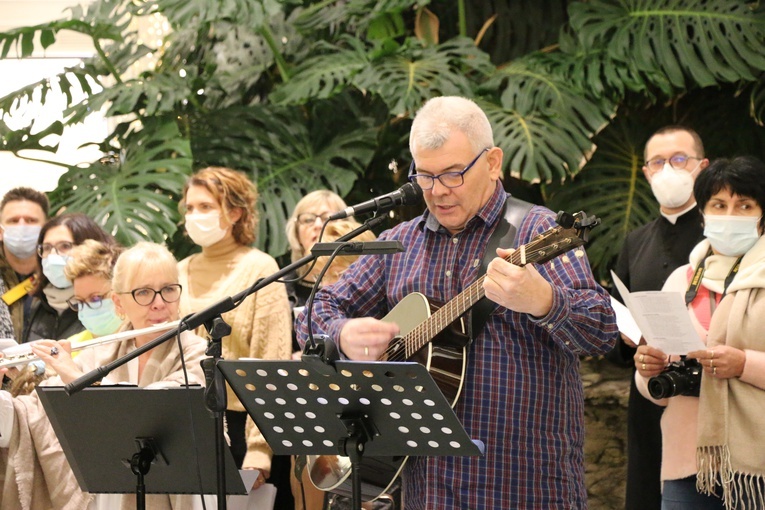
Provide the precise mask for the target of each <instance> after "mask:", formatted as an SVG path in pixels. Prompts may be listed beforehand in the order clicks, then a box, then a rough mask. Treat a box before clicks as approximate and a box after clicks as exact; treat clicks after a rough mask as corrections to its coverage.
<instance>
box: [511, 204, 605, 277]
mask: <svg viewBox="0 0 765 510" xmlns="http://www.w3.org/2000/svg"><path fill="white" fill-rule="evenodd" d="M555 221H556V223H558V225H559V226H557V227H553V228H551V229H550V230H548V231H546V232H543V233H541V234H539V235H538V236H536V237H535V238H534V239H532V240H531V241H530V242H528V243H527V244H525V245H523V246H521V247H520V248H518V250H516V251H515V252H513V253H512V254H511V255H510V256H509V257H508V258H507V259H506V260H508V261H509V262H511V263H513V264H515V265H520V266H523V265H526V264H527V263H529V262H536V263H542V262H547V261H548V260H552V259H554V258H555V257H557V256H558V255H560V254H562V253H565V252H567V251H569V250H571V249H573V248H576V247H577V246H582V245H583V244H585V243H587V241H588V235H589V233H590V230H592V229H593V228H594V227H596V226H598V225H599V224H600V218H596V217H595V216H587V215H586V214H585V213H584V211H579V212H578V213H575V214H568V213H565V212H563V211H561V212H559V213H558V217H557V218H556V220H555Z"/></svg>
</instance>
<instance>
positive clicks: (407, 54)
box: [353, 38, 494, 116]
mask: <svg viewBox="0 0 765 510" xmlns="http://www.w3.org/2000/svg"><path fill="white" fill-rule="evenodd" d="M493 69H494V67H493V66H492V64H491V62H490V61H489V57H488V55H487V54H486V53H484V52H482V51H481V50H479V49H478V48H476V46H475V44H474V43H473V41H472V40H470V39H467V38H454V39H450V40H449V41H447V42H445V43H443V44H440V45H438V46H422V45H421V43H420V42H419V41H416V40H413V39H409V41H408V44H406V45H404V46H403V47H401V49H400V50H398V51H396V52H395V53H393V54H385V55H384V56H382V57H380V58H378V59H375V60H372V61H371V62H370V65H369V66H367V67H366V68H365V69H364V70H363V71H361V72H360V73H359V74H357V75H356V76H355V77H354V79H353V83H354V85H355V86H356V87H357V88H358V89H359V90H362V91H365V92H372V93H375V94H378V95H379V96H380V97H381V98H382V99H383V101H385V103H386V104H387V105H388V109H389V110H390V112H391V114H392V115H394V116H396V115H404V114H407V113H413V112H415V111H416V110H417V109H418V108H419V107H420V106H422V103H424V102H425V100H427V99H429V98H430V97H433V96H450V95H457V96H467V97H472V96H473V95H474V92H473V89H474V88H475V83H476V82H473V81H471V79H470V78H471V77H473V79H475V80H480V79H483V78H484V76H486V75H488V74H490V73H491V71H492V70H493Z"/></svg>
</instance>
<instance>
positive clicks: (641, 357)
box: [640, 354, 645, 363]
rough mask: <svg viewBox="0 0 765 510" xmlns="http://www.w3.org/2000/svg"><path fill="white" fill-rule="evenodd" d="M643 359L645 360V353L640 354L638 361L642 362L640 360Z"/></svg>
mask: <svg viewBox="0 0 765 510" xmlns="http://www.w3.org/2000/svg"><path fill="white" fill-rule="evenodd" d="M643 360H645V354H641V355H640V362H641V363H642V362H643Z"/></svg>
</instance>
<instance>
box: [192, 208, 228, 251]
mask: <svg viewBox="0 0 765 510" xmlns="http://www.w3.org/2000/svg"><path fill="white" fill-rule="evenodd" d="M227 231H228V229H227V228H226V229H223V228H220V211H213V212H210V213H204V214H200V213H191V214H187V215H186V232H187V233H188V234H189V237H190V238H191V240H192V241H194V243H195V244H198V245H199V246H201V247H203V248H204V247H207V246H212V245H213V244H215V243H217V242H218V241H220V240H221V239H223V238H224V237H225V236H226V232H227Z"/></svg>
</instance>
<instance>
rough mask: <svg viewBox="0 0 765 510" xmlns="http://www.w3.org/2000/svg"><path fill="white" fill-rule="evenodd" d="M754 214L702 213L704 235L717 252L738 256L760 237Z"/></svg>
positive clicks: (758, 220)
mask: <svg viewBox="0 0 765 510" xmlns="http://www.w3.org/2000/svg"><path fill="white" fill-rule="evenodd" d="M759 222H760V218H755V217H754V216H729V215H727V214H715V215H713V214H705V215H704V237H706V238H707V239H708V240H709V244H711V245H712V248H714V250H715V251H716V252H718V253H721V254H723V255H727V256H729V257H738V256H739V255H743V254H744V253H746V252H748V251H749V249H750V248H751V247H752V246H754V243H756V242H757V240H758V239H759V238H760V232H759V230H757V225H758V224H759Z"/></svg>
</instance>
